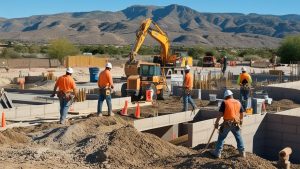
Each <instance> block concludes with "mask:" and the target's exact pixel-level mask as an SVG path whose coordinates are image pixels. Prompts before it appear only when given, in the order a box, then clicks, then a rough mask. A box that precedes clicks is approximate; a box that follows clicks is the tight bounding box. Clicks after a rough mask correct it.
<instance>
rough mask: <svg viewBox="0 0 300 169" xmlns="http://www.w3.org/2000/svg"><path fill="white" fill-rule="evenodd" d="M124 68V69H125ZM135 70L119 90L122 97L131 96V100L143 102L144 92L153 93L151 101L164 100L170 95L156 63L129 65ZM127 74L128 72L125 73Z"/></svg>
mask: <svg viewBox="0 0 300 169" xmlns="http://www.w3.org/2000/svg"><path fill="white" fill-rule="evenodd" d="M127 66H128V67H129V65H127ZM125 68H126V67H125ZM131 69H132V70H133V69H135V70H133V71H131V72H135V74H130V75H129V76H128V77H127V83H124V84H123V85H122V88H121V93H122V96H123V97H124V96H131V97H132V99H133V100H144V99H145V98H146V97H145V96H146V90H152V91H153V99H156V98H158V99H166V98H167V97H169V95H170V91H169V89H168V87H167V82H166V78H165V77H164V76H163V75H162V71H161V66H160V64H157V63H149V62H137V63H136V64H135V65H131ZM127 72H129V71H127Z"/></svg>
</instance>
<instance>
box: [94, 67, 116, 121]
mask: <svg viewBox="0 0 300 169" xmlns="http://www.w3.org/2000/svg"><path fill="white" fill-rule="evenodd" d="M111 69H112V65H111V63H107V64H106V65H105V70H103V71H102V72H101V73H100V74H99V78H98V87H99V98H98V107H97V115H98V116H102V105H103V101H104V99H105V100H106V104H107V108H108V115H109V116H114V113H113V112H112V105H111V92H112V89H113V88H114V84H113V80H112V76H111V72H110V70H111Z"/></svg>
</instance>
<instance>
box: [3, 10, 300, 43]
mask: <svg viewBox="0 0 300 169" xmlns="http://www.w3.org/2000/svg"><path fill="white" fill-rule="evenodd" d="M149 17H150V18H152V19H153V20H154V21H155V22H156V23H157V24H158V25H159V26H160V27H161V28H162V29H163V30H164V31H165V32H167V34H168V36H169V39H170V40H171V43H172V45H196V44H203V45H208V46H225V47H277V46H278V44H279V43H280V41H281V39H282V38H283V37H285V36H286V35H292V34H298V33H299V32H300V15H283V16H276V15H258V14H248V15H245V14H239V13H200V12H198V11H195V10H193V9H191V8H189V7H185V6H180V5H169V6H164V7H159V6H138V5H137V6H131V7H128V8H126V9H124V10H121V11H117V12H107V11H106V12H104V11H92V12H75V13H60V14H55V15H39V16H31V17H26V18H15V19H4V18H0V39H11V40H22V41H31V42H48V41H49V40H51V39H55V38H59V37H66V38H68V39H70V40H71V41H73V42H74V43H78V44H117V45H123V44H132V43H133V42H134V40H135V32H136V30H137V29H138V28H139V26H140V23H141V22H142V21H143V20H144V19H146V18H149ZM146 44H157V43H156V42H155V41H154V40H152V38H151V37H147V39H146Z"/></svg>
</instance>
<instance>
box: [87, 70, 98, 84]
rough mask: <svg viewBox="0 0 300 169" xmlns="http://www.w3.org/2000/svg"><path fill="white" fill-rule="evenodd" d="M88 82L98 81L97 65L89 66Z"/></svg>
mask: <svg viewBox="0 0 300 169" xmlns="http://www.w3.org/2000/svg"><path fill="white" fill-rule="evenodd" d="M89 71H90V82H97V81H98V74H99V68H98V67H90V68H89Z"/></svg>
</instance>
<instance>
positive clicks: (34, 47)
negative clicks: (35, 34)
mask: <svg viewBox="0 0 300 169" xmlns="http://www.w3.org/2000/svg"><path fill="white" fill-rule="evenodd" d="M40 52H41V48H40V47H39V46H38V45H35V44H33V45H31V46H29V53H40Z"/></svg>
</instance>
